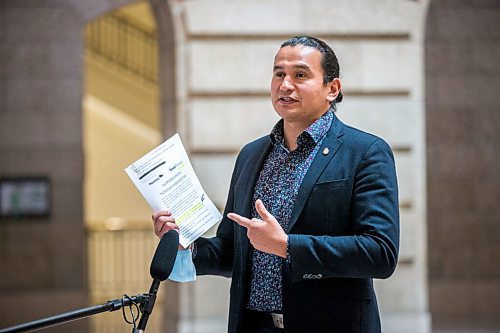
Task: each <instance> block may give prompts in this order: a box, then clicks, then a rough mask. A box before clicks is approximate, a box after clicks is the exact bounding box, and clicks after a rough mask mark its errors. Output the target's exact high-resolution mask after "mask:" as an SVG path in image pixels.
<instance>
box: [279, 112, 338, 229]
mask: <svg viewBox="0 0 500 333" xmlns="http://www.w3.org/2000/svg"><path fill="white" fill-rule="evenodd" d="M343 127H344V124H343V123H342V122H341V121H340V120H339V119H338V118H337V117H334V120H333V124H332V127H331V128H330V130H329V131H328V132H327V133H326V137H325V139H324V140H323V142H322V143H321V147H320V149H319V150H318V152H317V154H316V156H315V157H314V160H313V162H312V164H311V166H310V167H309V169H308V170H307V173H306V175H305V176H304V179H303V180H302V184H301V185H300V188H299V192H298V193H297V198H296V199H295V205H294V207H293V210H292V216H291V218H290V223H289V225H288V228H287V230H286V232H287V233H288V232H290V230H292V228H293V226H294V225H295V223H296V222H297V219H298V217H299V215H300V213H301V212H302V209H303V208H304V205H305V203H306V201H307V198H308V197H309V194H310V193H311V191H312V188H313V186H314V184H315V183H316V181H317V180H318V178H319V176H320V175H321V173H322V172H323V170H324V169H325V167H326V166H327V165H328V163H329V162H330V161H331V159H332V158H333V156H335V154H336V153H337V151H338V149H339V148H340V146H341V145H342V141H341V140H340V139H339V138H340V137H341V136H342V135H343ZM326 149H328V151H327V153H326V154H325V153H324V152H325V150H326Z"/></svg>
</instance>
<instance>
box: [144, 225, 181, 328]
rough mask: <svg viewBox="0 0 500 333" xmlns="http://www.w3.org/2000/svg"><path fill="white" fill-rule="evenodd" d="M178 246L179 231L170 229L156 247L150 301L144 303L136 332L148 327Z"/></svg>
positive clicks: (152, 267)
mask: <svg viewBox="0 0 500 333" xmlns="http://www.w3.org/2000/svg"><path fill="white" fill-rule="evenodd" d="M178 248H179V233H178V232H177V231H175V230H170V231H169V232H167V233H166V234H165V235H163V237H162V238H161V239H160V244H158V247H157V248H156V251H155V254H154V256H153V260H152V261H151V266H150V268H149V273H150V274H151V277H152V278H153V283H152V284H151V288H150V289H149V296H150V297H149V298H148V299H149V301H148V302H147V303H146V304H145V305H144V308H143V309H141V310H142V317H141V320H140V321H139V325H138V326H137V330H136V329H134V333H136V332H137V333H142V332H144V330H145V329H146V324H147V323H148V319H149V315H150V314H151V312H152V311H153V306H154V304H155V300H156V294H157V293H158V288H159V287H160V282H161V281H164V280H166V279H167V278H168V277H169V275H170V273H171V272H172V269H173V268H174V263H175V257H176V256H177V250H178Z"/></svg>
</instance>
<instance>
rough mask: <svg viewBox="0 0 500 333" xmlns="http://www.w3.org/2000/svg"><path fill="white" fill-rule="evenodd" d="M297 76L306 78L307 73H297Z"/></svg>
mask: <svg viewBox="0 0 500 333" xmlns="http://www.w3.org/2000/svg"><path fill="white" fill-rule="evenodd" d="M295 76H296V77H298V78H305V77H307V75H306V73H297V74H295Z"/></svg>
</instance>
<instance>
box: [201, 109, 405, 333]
mask: <svg viewBox="0 0 500 333" xmlns="http://www.w3.org/2000/svg"><path fill="white" fill-rule="evenodd" d="M271 147H272V144H271V141H270V138H269V136H265V137H262V138H260V139H258V140H256V141H253V142H251V143H249V144H248V145H246V146H245V147H244V148H243V149H242V151H241V152H240V154H239V156H238V158H237V160H236V165H235V168H234V171H233V176H232V179H231V185H230V189H229V195H228V199H227V203H226V208H225V212H224V218H223V220H222V222H221V224H220V225H219V227H218V229H217V234H216V237H213V238H208V239H207V238H200V239H198V240H197V241H196V245H197V255H196V257H195V259H194V262H195V265H196V270H197V274H200V275H203V274H215V275H223V276H231V277H232V283H231V293H230V295H231V299H230V310H229V330H228V331H229V332H230V333H241V332H244V330H243V327H244V326H245V318H244V316H245V305H246V303H247V301H248V291H249V290H248V289H249V279H250V274H251V270H250V268H249V267H250V266H249V260H250V259H251V256H249V248H250V247H251V246H250V243H249V240H248V238H247V235H246V229H245V228H243V227H240V226H239V225H237V224H236V223H235V222H233V221H231V220H229V219H228V218H227V217H226V214H227V213H229V212H235V213H237V214H240V215H242V216H246V217H250V216H251V205H252V198H253V193H254V187H255V183H256V181H257V178H258V176H259V172H260V170H261V168H262V165H263V162H264V161H265V159H266V157H267V155H268V153H269V151H270V149H271ZM326 148H328V151H327V150H326ZM286 232H287V233H288V234H289V253H290V262H287V261H286V260H283V270H282V278H283V315H284V323H285V332H287V333H290V332H294V333H295V332H297V333H304V332H315V333H321V332H328V333H331V332H333V333H335V332H338V333H356V332H363V333H367V332H370V333H371V332H373V333H375V332H380V330H381V329H380V319H379V313H378V306H377V301H376V297H375V293H374V290H373V285H372V278H387V277H389V276H390V275H391V274H392V273H393V271H394V269H395V267H396V263H397V260H398V247H399V209H398V189H397V180H396V171H395V166H394V157H393V154H392V151H391V149H390V147H389V146H388V144H387V143H385V142H384V141H383V140H382V139H380V138H378V137H376V136H374V135H371V134H367V133H365V132H362V131H360V130H357V129H354V128H352V127H349V126H346V125H344V124H343V123H342V122H341V121H340V120H339V119H338V118H337V117H335V118H334V121H333V124H332V127H331V128H330V130H329V131H328V133H327V135H326V137H325V139H324V140H323V143H322V146H321V148H320V150H319V151H318V154H317V155H316V157H315V159H314V161H313V163H312V164H311V167H310V168H309V170H308V172H307V174H306V175H305V177H304V180H303V182H302V184H301V186H300V189H299V192H298V195H297V198H296V202H295V206H294V208H293V212H292V217H291V221H290V225H289V229H288V230H286Z"/></svg>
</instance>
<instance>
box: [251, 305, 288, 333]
mask: <svg viewBox="0 0 500 333" xmlns="http://www.w3.org/2000/svg"><path fill="white" fill-rule="evenodd" d="M244 322H245V325H244V332H245V333H284V332H285V330H284V329H281V328H277V327H274V323H273V318H272V317H271V314H269V313H263V312H259V311H253V310H246V312H245V321H244Z"/></svg>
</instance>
